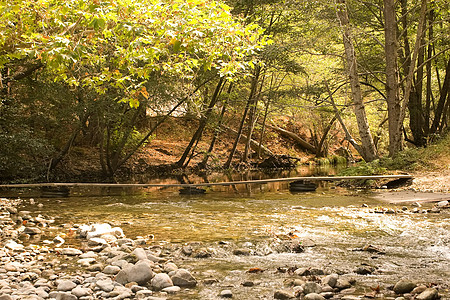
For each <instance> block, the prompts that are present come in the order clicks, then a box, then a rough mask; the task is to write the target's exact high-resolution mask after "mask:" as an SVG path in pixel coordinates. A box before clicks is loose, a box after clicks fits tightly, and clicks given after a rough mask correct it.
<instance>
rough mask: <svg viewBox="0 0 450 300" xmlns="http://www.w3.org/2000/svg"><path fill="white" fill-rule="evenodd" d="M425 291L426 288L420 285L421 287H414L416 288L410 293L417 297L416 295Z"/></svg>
mask: <svg viewBox="0 0 450 300" xmlns="http://www.w3.org/2000/svg"><path fill="white" fill-rule="evenodd" d="M426 289H427V286H426V285H424V284H421V285H418V286H416V287H415V288H414V289H413V290H412V291H411V294H413V295H417V294H420V293H422V292H424V291H425V290H426Z"/></svg>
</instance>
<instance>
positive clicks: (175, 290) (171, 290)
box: [161, 285, 181, 294]
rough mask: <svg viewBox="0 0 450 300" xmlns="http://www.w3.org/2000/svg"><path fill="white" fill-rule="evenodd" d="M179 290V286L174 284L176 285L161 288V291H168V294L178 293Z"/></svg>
mask: <svg viewBox="0 0 450 300" xmlns="http://www.w3.org/2000/svg"><path fill="white" fill-rule="evenodd" d="M179 291H181V288H180V287H179V286H176V285H174V286H169V287H166V288H163V289H162V290H161V292H165V293H168V294H175V293H178V292H179Z"/></svg>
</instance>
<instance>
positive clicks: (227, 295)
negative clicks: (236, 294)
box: [219, 290, 233, 298]
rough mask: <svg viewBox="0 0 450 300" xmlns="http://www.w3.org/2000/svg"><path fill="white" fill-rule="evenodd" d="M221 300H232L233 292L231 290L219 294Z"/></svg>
mask: <svg viewBox="0 0 450 300" xmlns="http://www.w3.org/2000/svg"><path fill="white" fill-rule="evenodd" d="M219 296H220V297H222V298H233V292H232V291H231V290H223V291H221V292H220V294H219Z"/></svg>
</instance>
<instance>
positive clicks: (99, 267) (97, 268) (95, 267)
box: [87, 264, 103, 272]
mask: <svg viewBox="0 0 450 300" xmlns="http://www.w3.org/2000/svg"><path fill="white" fill-rule="evenodd" d="M87 269H88V271H90V272H101V271H102V270H103V265H102V264H93V265H92V266H89V267H88V268H87Z"/></svg>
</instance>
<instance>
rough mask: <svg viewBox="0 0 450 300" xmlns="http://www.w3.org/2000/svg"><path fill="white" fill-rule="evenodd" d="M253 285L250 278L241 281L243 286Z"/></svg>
mask: <svg viewBox="0 0 450 300" xmlns="http://www.w3.org/2000/svg"><path fill="white" fill-rule="evenodd" d="M254 285H255V283H254V282H253V281H250V280H247V281H244V282H243V283H242V286H245V287H251V286H254Z"/></svg>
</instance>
